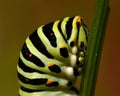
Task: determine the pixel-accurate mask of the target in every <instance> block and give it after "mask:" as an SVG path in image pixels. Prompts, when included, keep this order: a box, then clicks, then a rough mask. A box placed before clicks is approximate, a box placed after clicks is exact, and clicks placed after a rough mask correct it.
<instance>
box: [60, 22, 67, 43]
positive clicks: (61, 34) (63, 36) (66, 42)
mask: <svg viewBox="0 0 120 96" xmlns="http://www.w3.org/2000/svg"><path fill="white" fill-rule="evenodd" d="M61 23H62V20H61V21H60V22H59V23H58V30H59V32H60V34H61V35H62V37H63V39H64V40H65V42H66V43H67V39H66V38H65V36H64V34H63V32H62V29H61Z"/></svg>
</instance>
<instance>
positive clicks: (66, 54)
mask: <svg viewBox="0 0 120 96" xmlns="http://www.w3.org/2000/svg"><path fill="white" fill-rule="evenodd" d="M60 54H61V56H63V57H65V58H67V57H69V54H68V50H67V48H66V47H65V48H60Z"/></svg>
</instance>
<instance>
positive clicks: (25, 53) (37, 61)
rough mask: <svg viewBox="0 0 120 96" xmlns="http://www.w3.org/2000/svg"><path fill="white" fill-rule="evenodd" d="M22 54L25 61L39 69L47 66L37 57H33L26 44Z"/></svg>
mask: <svg viewBox="0 0 120 96" xmlns="http://www.w3.org/2000/svg"><path fill="white" fill-rule="evenodd" d="M22 54H23V56H24V58H25V59H27V60H29V61H31V62H33V63H34V64H35V65H37V66H39V67H45V64H44V63H43V62H42V61H41V60H40V59H39V58H37V57H36V56H35V55H33V54H32V53H31V52H30V51H29V49H28V48H27V46H26V43H25V44H24V45H23V48H22ZM30 55H31V56H30Z"/></svg>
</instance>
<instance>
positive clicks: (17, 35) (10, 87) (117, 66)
mask: <svg viewBox="0 0 120 96" xmlns="http://www.w3.org/2000/svg"><path fill="white" fill-rule="evenodd" d="M110 6H111V12H110V17H109V21H108V26H107V32H106V36H105V40H104V46H103V51H102V58H101V63H100V69H99V74H98V80H97V86H96V91H95V96H120V82H119V81H120V61H119V60H120V43H119V42H120V30H119V26H120V23H119V22H120V0H111V2H110ZM94 7H95V0H64V1H63V0H58V1H56V0H51V1H49V0H0V76H1V77H0V96H17V93H18V82H17V76H16V65H17V60H18V57H19V51H20V49H21V46H22V44H23V42H24V40H25V39H26V37H27V36H28V35H29V34H30V33H32V32H33V31H34V30H35V29H36V28H38V27H39V26H40V25H41V24H46V23H48V22H50V21H55V20H57V19H62V18H64V17H66V16H74V15H81V16H82V17H83V19H84V22H85V23H86V25H87V26H88V28H89V29H90V27H91V24H92V20H93V12H94ZM77 85H79V84H77Z"/></svg>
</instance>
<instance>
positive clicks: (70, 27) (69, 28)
mask: <svg viewBox="0 0 120 96" xmlns="http://www.w3.org/2000/svg"><path fill="white" fill-rule="evenodd" d="M73 19H74V17H71V18H69V20H68V21H67V24H66V33H67V40H69V39H70V36H71V34H72V22H73Z"/></svg>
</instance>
